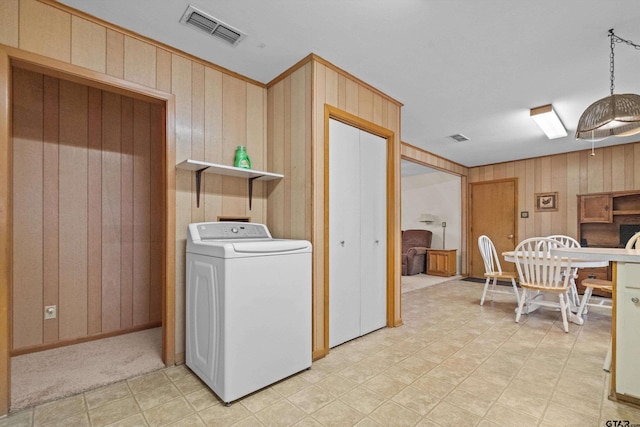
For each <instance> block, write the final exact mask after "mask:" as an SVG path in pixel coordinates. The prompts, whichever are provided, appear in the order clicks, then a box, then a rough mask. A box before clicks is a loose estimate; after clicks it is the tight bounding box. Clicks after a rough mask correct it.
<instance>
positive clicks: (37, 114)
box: [12, 69, 44, 349]
mask: <svg viewBox="0 0 640 427" xmlns="http://www.w3.org/2000/svg"><path fill="white" fill-rule="evenodd" d="M43 96H44V95H43V79H42V75H40V74H37V73H33V72H30V71H23V70H19V69H14V72H13V97H12V99H13V117H14V119H13V132H14V133H13V138H14V144H13V217H14V218H19V220H18V221H14V222H13V251H12V252H13V292H12V294H13V344H12V348H13V349H16V348H21V347H29V346H35V345H39V344H41V343H42V341H43V318H44V316H43V315H44V311H43V307H44V306H43V304H42V301H43V298H42V294H43V289H42V282H43V270H42V256H43V250H42V233H43V206H42V185H43V121H44V119H43V101H44V99H43ZM33 195H36V197H33Z"/></svg>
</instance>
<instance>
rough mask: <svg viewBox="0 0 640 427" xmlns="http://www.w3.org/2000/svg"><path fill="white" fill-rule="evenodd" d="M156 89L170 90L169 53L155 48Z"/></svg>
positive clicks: (168, 91)
mask: <svg viewBox="0 0 640 427" xmlns="http://www.w3.org/2000/svg"><path fill="white" fill-rule="evenodd" d="M156 89H158V90H161V91H163V92H167V93H170V92H171V53H170V52H169V51H167V50H164V49H160V48H157V49H156Z"/></svg>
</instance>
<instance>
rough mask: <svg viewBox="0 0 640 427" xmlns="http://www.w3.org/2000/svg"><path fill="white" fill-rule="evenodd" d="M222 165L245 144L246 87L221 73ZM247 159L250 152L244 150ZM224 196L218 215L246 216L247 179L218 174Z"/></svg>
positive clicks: (231, 159) (231, 163)
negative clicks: (220, 177) (220, 176)
mask: <svg viewBox="0 0 640 427" xmlns="http://www.w3.org/2000/svg"><path fill="white" fill-rule="evenodd" d="M222 87H223V90H222V105H223V110H222V123H224V125H223V129H222V141H223V142H222V156H223V158H222V164H225V165H233V162H234V159H235V152H236V148H237V147H238V146H239V145H244V146H245V147H246V146H247V134H246V123H247V105H246V104H247V86H246V83H245V82H243V81H241V80H238V79H235V78H233V77H230V76H227V75H223V76H222ZM247 154H248V155H249V158H251V153H250V152H248V153H247ZM222 188H223V189H224V191H225V198H224V199H223V200H222V212H221V215H225V216H226V215H229V216H236V215H246V214H247V213H248V212H249V202H248V192H247V180H246V179H243V178H235V177H228V176H223V177H222Z"/></svg>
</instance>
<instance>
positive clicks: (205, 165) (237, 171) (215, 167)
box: [176, 159, 284, 210]
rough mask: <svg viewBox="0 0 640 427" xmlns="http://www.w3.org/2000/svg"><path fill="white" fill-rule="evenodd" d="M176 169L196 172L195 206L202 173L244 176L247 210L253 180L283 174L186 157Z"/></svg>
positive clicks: (251, 195)
mask: <svg viewBox="0 0 640 427" xmlns="http://www.w3.org/2000/svg"><path fill="white" fill-rule="evenodd" d="M176 168H177V169H184V170H190V171H194V172H195V173H196V206H197V207H200V185H201V181H202V173H203V172H206V173H213V174H217V175H225V176H233V177H236V178H246V179H247V180H248V182H249V210H251V199H252V198H253V181H255V180H259V181H272V180H274V179H282V178H284V175H282V174H279V173H273V172H264V171H259V170H255V169H244V168H236V167H234V166H227V165H220V164H217V163H209V162H201V161H199V160H191V159H187V160H185V161H183V162H180V163H178V164H177V165H176Z"/></svg>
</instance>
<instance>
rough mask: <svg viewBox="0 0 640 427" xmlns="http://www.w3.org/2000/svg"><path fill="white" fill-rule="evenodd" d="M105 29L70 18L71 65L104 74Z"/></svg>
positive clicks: (85, 21)
mask: <svg viewBox="0 0 640 427" xmlns="http://www.w3.org/2000/svg"><path fill="white" fill-rule="evenodd" d="M106 58H107V29H106V28H105V27H103V26H101V25H97V24H94V23H93V22H90V21H87V20H86V19H82V18H80V17H77V16H72V17H71V63H72V64H75V65H79V66H81V67H85V68H88V69H90V70H94V71H99V72H101V73H104V72H105V71H106V67H107V64H106Z"/></svg>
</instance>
